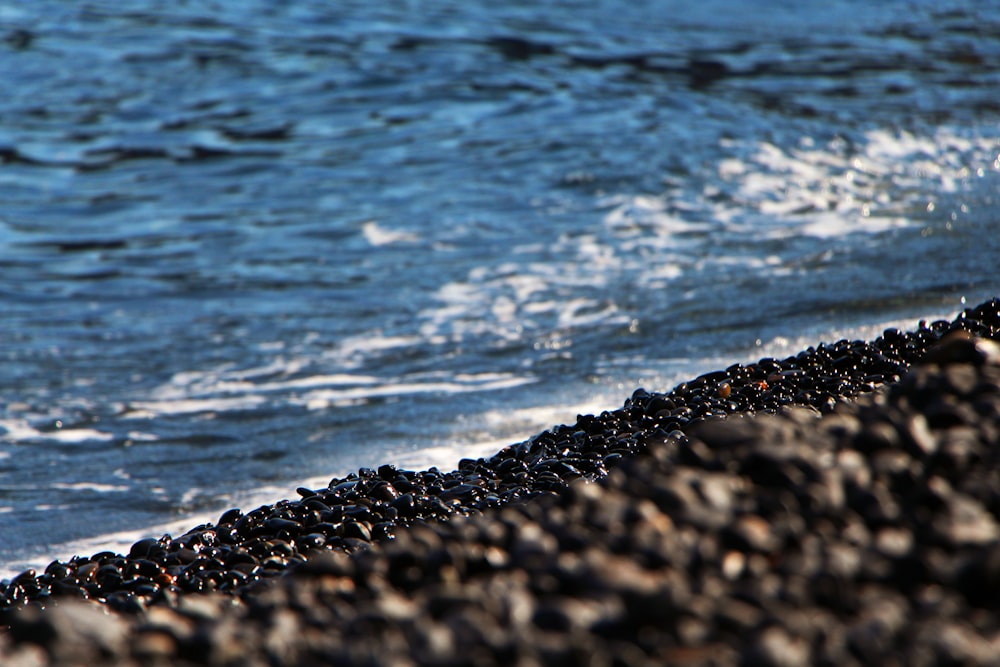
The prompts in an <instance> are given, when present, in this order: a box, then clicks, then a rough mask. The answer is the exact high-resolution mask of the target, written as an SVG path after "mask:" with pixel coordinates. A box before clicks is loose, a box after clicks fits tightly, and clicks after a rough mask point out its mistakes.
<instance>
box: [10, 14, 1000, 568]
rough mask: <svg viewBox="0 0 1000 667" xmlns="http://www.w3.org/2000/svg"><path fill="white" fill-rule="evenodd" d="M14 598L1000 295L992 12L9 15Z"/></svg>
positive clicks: (997, 68)
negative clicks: (301, 500)
mask: <svg viewBox="0 0 1000 667" xmlns="http://www.w3.org/2000/svg"><path fill="white" fill-rule="evenodd" d="M0 82H2V88H3V94H2V95H0V576H10V574H12V573H15V572H17V571H19V570H21V569H23V568H25V567H28V566H35V567H37V566H44V565H45V564H46V563H48V562H49V561H50V560H52V559H55V558H61V559H68V558H69V557H70V556H72V555H74V554H76V553H87V554H89V553H93V552H94V551H98V550H101V549H103V548H113V549H121V548H122V545H125V544H127V543H128V542H129V541H131V540H133V539H137V538H139V537H143V536H159V535H160V534H162V533H163V532H171V531H173V534H175V535H176V534H179V533H182V532H184V530H185V529H186V528H190V527H193V526H195V525H197V524H198V523H202V522H204V521H209V520H214V519H215V518H216V517H218V515H219V514H220V513H221V512H222V511H223V510H225V509H228V508H230V507H242V508H244V509H252V508H253V507H256V506H257V505H259V504H261V503H264V502H274V501H276V500H278V499H280V498H285V497H295V493H294V489H295V487H297V486H301V485H305V486H310V485H311V486H315V487H320V486H325V485H326V483H327V481H328V480H329V479H330V478H331V477H333V476H344V475H346V474H348V473H350V472H352V471H355V470H357V468H359V467H361V466H377V465H379V464H383V463H394V464H396V465H400V466H405V467H410V468H426V467H429V466H432V465H437V466H439V467H441V468H442V469H443V468H448V469H451V468H452V467H454V466H455V464H456V463H457V461H458V460H459V459H460V458H463V457H477V456H488V455H490V454H492V453H494V452H495V451H496V450H498V449H500V448H501V447H502V446H504V445H507V444H511V443H514V442H519V441H522V440H524V439H526V438H528V437H530V436H532V435H533V434H536V433H538V432H541V431H542V430H545V429H547V428H549V427H552V426H555V425H557V424H561V423H572V421H573V420H575V418H576V415H577V414H578V413H585V412H590V413H593V412H600V411H602V410H605V409H615V408H618V407H620V406H621V405H622V403H623V402H624V400H625V398H627V397H628V396H629V395H630V394H631V393H632V391H633V390H634V389H635V388H637V387H640V386H642V387H645V388H646V389H649V390H660V391H666V390H668V389H670V388H671V387H673V386H674V385H675V384H676V383H678V382H680V381H682V380H684V379H687V378H690V377H693V376H695V375H697V374H699V373H701V372H705V371H708V370H712V369H715V368H722V367H725V366H728V365H730V364H732V363H736V362H743V363H745V362H750V361H754V360H756V359H758V358H760V357H762V356H773V355H780V354H782V353H792V352H795V351H797V350H798V349H801V348H804V347H806V346H808V345H811V344H815V343H818V342H819V341H822V340H826V341H834V340H837V339H839V338H842V337H858V338H870V337H873V336H877V335H879V334H880V333H881V331H882V329H883V328H884V327H885V326H889V325H897V326H904V327H907V328H910V327H913V326H915V325H916V324H917V321H918V320H919V319H935V318H938V317H947V318H951V317H953V316H954V315H955V314H956V313H957V312H958V311H959V310H960V309H961V308H962V307H963V306H964V305H974V304H976V303H978V302H979V301H982V300H984V299H986V298H989V297H991V296H994V295H997V294H1000V270H998V268H997V267H998V259H997V258H998V257H1000V6H998V5H996V4H995V3H987V2H980V1H979V0H964V1H963V0H911V1H908V2H902V1H894V2H871V0H828V1H826V2H823V3H818V2H815V3H802V2H788V1H784V0H764V1H760V2H752V3H750V2H740V1H736V0H702V1H700V2H697V3H690V2H674V1H653V0H628V1H625V0H585V1H584V0H579V1H573V0H550V1H547V2H516V1H513V2H486V1H484V0H440V1H438V0H428V1H421V2H416V1H412V0H411V1H403V0H384V1H382V2H368V1H365V2H360V1H357V0H339V1H338V2H319V1H314V2H306V1H297V2H295V1H293V2H282V3H278V2H270V1H264V0H216V1H214V2H158V1H155V0H115V1H114V2H110V1H91V2H63V1H61V0H58V1H57V0H33V1H32V2H0Z"/></svg>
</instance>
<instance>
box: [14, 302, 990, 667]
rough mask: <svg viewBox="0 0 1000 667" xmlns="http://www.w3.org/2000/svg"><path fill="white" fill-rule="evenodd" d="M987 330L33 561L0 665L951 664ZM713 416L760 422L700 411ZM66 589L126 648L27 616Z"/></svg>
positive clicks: (892, 336) (976, 637) (822, 361)
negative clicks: (36, 566)
mask: <svg viewBox="0 0 1000 667" xmlns="http://www.w3.org/2000/svg"><path fill="white" fill-rule="evenodd" d="M998 330H1000V303H998V302H991V303H989V304H984V305H983V306H980V307H977V308H976V309H970V310H968V311H966V312H965V313H963V314H962V316H960V317H959V318H957V319H956V320H955V321H954V322H951V323H948V322H942V323H933V324H931V325H928V326H922V327H920V328H919V329H917V330H916V331H912V332H900V331H895V330H887V331H886V332H885V333H884V334H883V336H882V337H881V338H880V339H878V340H876V341H873V342H872V343H864V342H861V341H838V342H836V343H833V344H827V345H821V346H818V347H816V348H810V349H808V350H805V351H803V352H802V353H800V354H798V355H795V356H792V357H789V358H787V359H764V360H761V361H760V362H759V363H758V364H756V365H754V364H751V365H748V366H731V367H730V368H727V369H726V370H725V371H719V372H716V373H713V374H707V375H706V376H702V377H701V378H697V379H695V380H693V381H691V382H689V383H685V384H682V385H679V386H678V387H676V388H675V389H674V390H673V391H671V392H669V393H667V394H657V393H653V392H646V391H637V392H635V393H634V394H633V395H632V397H630V398H629V400H628V401H626V405H625V406H624V407H623V408H622V409H621V410H617V411H609V412H605V413H602V414H601V415H596V416H595V415H591V416H581V417H580V418H578V420H577V423H576V424H573V425H567V426H559V427H555V428H553V429H551V430H549V431H546V432H545V433H542V434H539V435H538V436H536V437H535V438H532V439H531V440H529V441H527V442H525V443H520V444H518V445H514V446H511V447H508V448H506V449H504V450H502V451H501V452H498V453H497V455H495V456H494V457H490V458H488V459H479V460H472V459H469V460H465V461H463V462H462V463H461V464H460V466H459V469H458V470H455V471H451V472H442V471H440V470H437V469H434V468H432V469H430V470H427V471H420V472H414V471H405V470H399V469H397V468H395V467H393V466H382V467H379V468H378V469H362V470H359V471H358V472H357V473H356V474H353V475H350V476H348V477H347V478H345V479H335V480H332V481H331V482H330V484H329V485H328V488H327V489H324V490H319V491H313V490H312V489H301V490H300V491H299V493H298V494H297V495H299V496H300V497H299V499H298V500H293V501H282V502H281V503H278V504H276V505H274V506H264V507H261V508H257V509H255V510H252V511H248V512H246V513H243V512H242V511H239V510H231V511H230V512H227V513H225V514H223V515H222V516H220V518H219V522H218V525H205V526H199V527H197V528H195V529H192V530H191V531H189V532H188V533H186V534H185V535H182V536H180V537H178V538H176V539H175V538H170V537H169V536H164V537H163V538H160V539H152V538H150V539H147V540H141V541H140V542H137V543H136V544H135V545H133V547H132V549H130V550H129V553H128V554H127V555H124V556H123V555H118V554H114V553H110V552H102V553H99V554H94V555H93V556H91V557H78V558H73V559H71V560H69V561H68V562H54V563H53V564H51V565H50V566H49V567H48V568H46V571H45V572H43V573H41V574H39V573H37V572H26V573H23V574H22V575H19V576H18V577H16V578H15V579H13V580H11V581H8V582H4V584H3V585H2V588H0V593H2V595H3V598H2V599H3V601H4V605H5V606H7V607H8V610H7V611H6V612H5V614H6V615H5V617H4V622H5V623H6V624H7V625H8V626H9V628H10V629H9V631H8V632H7V633H6V634H0V656H2V657H3V658H4V660H6V659H7V658H8V657H10V658H11V659H14V658H17V659H20V658H19V657H18V656H32V655H38V653H37V649H38V648H39V647H44V648H42V650H43V653H44V656H45V658H44V659H45V660H46V661H48V662H50V663H51V664H70V658H68V657H64V656H69V655H70V653H71V652H78V653H79V654H80V655H88V656H94V660H92V661H91V663H92V664H102V661H104V662H103V664H120V663H123V662H128V661H133V662H141V661H143V660H148V661H151V660H156V661H160V662H163V663H164V664H172V663H178V664H180V663H182V662H183V661H185V660H191V659H193V656H202V657H201V658H198V659H199V660H201V662H203V663H205V664H226V662H227V661H229V660H234V659H236V658H235V657H234V656H236V655H237V652H238V651H237V647H238V650H239V651H241V652H242V653H240V655H248V656H250V657H251V663H250V664H255V663H253V662H252V661H253V660H257V663H256V664H265V662H266V663H267V664H314V663H322V662H329V661H330V660H331V659H332V658H331V657H332V656H336V658H337V660H338V661H340V662H343V663H344V664H370V663H371V662H373V661H379V662H392V661H398V660H403V661H408V662H409V663H416V664H445V663H458V662H462V660H469V659H472V658H471V657H470V656H475V661H476V662H477V663H480V664H489V663H491V662H492V663H494V664H510V663H516V662H518V661H521V662H523V663H525V664H529V663H532V662H534V663H538V662H545V661H552V660H569V661H572V660H576V659H578V658H580V659H582V657H587V658H588V659H591V660H593V661H598V662H600V661H602V660H603V661H604V662H607V663H610V662H611V661H612V660H618V661H619V662H626V661H635V662H636V663H637V664H641V663H648V664H662V663H663V662H664V661H665V660H667V659H668V658H669V659H670V660H677V661H680V659H681V658H682V657H683V656H685V655H688V656H704V655H711V656H713V657H714V658H715V659H716V662H717V663H718V664H737V663H738V662H740V661H742V662H743V664H816V663H825V664H847V663H849V662H851V661H856V662H863V663H868V662H887V661H890V660H889V659H890V656H898V655H902V656H904V662H905V663H912V664H935V663H936V661H941V660H952V661H958V662H961V661H967V662H968V661H972V662H971V664H975V661H979V660H983V659H985V656H987V653H988V651H987V650H986V648H987V647H990V646H993V643H994V642H995V638H996V637H998V636H1000V620H998V618H997V614H996V613H995V612H994V611H992V610H993V608H994V607H995V605H993V606H991V602H992V601H993V599H994V598H995V595H993V594H992V592H995V591H996V588H997V583H996V582H997V580H998V576H997V571H998V570H1000V568H998V567H997V565H996V563H997V562H1000V561H998V559H997V557H996V554H995V553H994V552H995V550H996V549H995V545H996V543H997V541H998V540H1000V526H998V522H997V516H998V514H1000V480H998V478H997V476H996V470H998V469H1000V460H998V459H1000V454H998V452H997V450H996V447H995V443H996V442H997V441H998V428H997V426H996V423H995V419H996V417H997V416H1000V367H998V366H997V363H996V361H997V360H998V359H1000V355H996V354H994V347H993V343H990V342H986V341H984V340H982V339H981V338H977V337H975V336H983V335H988V336H996V335H997V333H998ZM957 331H969V332H974V333H975V336H964V335H961V334H957V333H955V332H957ZM949 332H950V333H949ZM945 334H948V336H947V337H946V338H945V339H943V340H942V336H945ZM938 341H941V342H940V343H939V344H938V347H936V348H935V347H934V346H935V344H936V343H938ZM928 350H930V352H928ZM925 355H926V356H925ZM921 357H924V362H923V363H919V364H918V363H916V362H918V361H919V360H920V359H921ZM907 369H909V371H907ZM896 376H899V377H900V379H899V381H898V382H895V383H894V384H892V385H891V386H888V387H883V388H879V389H878V390H877V391H874V392H873V391H872V390H873V388H875V387H876V386H877V385H878V383H879V382H881V381H882V379H889V381H893V378H895V377H896ZM722 383H726V384H728V385H729V387H730V394H729V396H722V395H720V392H719V386H720V385H721V384H722ZM859 394H869V395H868V396H866V397H861V398H858V395H859ZM790 398H791V399H794V400H801V401H802V402H803V405H802V406H801V407H799V408H795V409H788V408H782V407H781V406H782V405H783V404H784V402H785V401H786V400H789V399H790ZM847 398H852V401H848V400H846V399H847ZM736 410H739V411H742V412H745V413H747V414H750V413H755V412H768V411H772V412H774V413H775V414H774V415H773V416H766V417H764V416H758V417H753V418H739V417H735V416H733V417H730V418H728V419H720V416H722V415H726V414H729V413H732V412H733V411H736ZM820 413H823V416H822V417H818V416H817V415H819V414H820ZM595 480H597V483H594V481H595ZM307 492H308V493H307ZM442 519H445V520H444V521H441V520H442ZM373 544H374V546H373ZM343 552H347V553H350V554H351V555H350V556H347V555H345V553H343ZM289 571H291V574H290V576H287V577H281V578H278V575H280V574H282V573H288V572H289ZM73 591H77V592H78V594H79V595H80V596H87V597H90V598H93V599H95V600H99V601H105V602H106V603H107V605H106V606H107V607H111V608H114V609H115V610H120V611H121V613H123V614H125V615H124V616H122V617H120V619H119V620H118V621H116V622H115V623H114V624H112V625H115V626H116V627H119V628H123V630H120V632H122V633H123V635H127V636H128V637H129V639H128V641H122V640H118V639H115V638H114V637H115V636H117V635H115V634H114V633H117V632H119V630H115V631H113V632H112V634H109V635H107V636H104V637H102V636H99V635H96V634H93V633H91V634H89V635H88V634H87V632H90V631H89V630H87V631H86V632H84V634H83V635H80V634H79V633H78V634H77V635H76V636H75V637H76V638H71V637H72V633H71V632H70V631H68V630H64V629H58V628H57V626H59V624H60V623H63V621H59V620H58V617H57V616H52V614H53V612H54V610H57V609H63V608H65V609H72V611H70V612H69V613H70V614H81V615H85V616H86V615H92V614H94V613H98V612H97V611H96V610H97V609H101V607H95V606H94V603H92V602H91V603H72V602H71V601H70V600H71V599H72V598H73V597H74V594H73ZM221 591H226V592H225V593H223V592H221ZM197 593H201V594H203V595H204V597H200V596H197V595H194V594H197ZM56 600H58V602H57V601H56ZM196 600H210V601H211V602H210V609H211V610H212V611H211V613H209V614H198V613H194V612H193V611H192V608H191V607H190V605H191V604H194V602H193V601H196ZM41 605H44V606H46V607H51V609H48V608H47V609H45V610H40V609H39V607H40V606H41ZM79 605H82V606H79ZM160 609H169V610H170V612H171V613H172V614H175V616H173V617H171V616H169V615H163V616H157V614H161V613H163V612H160V611H157V610H160ZM100 613H102V614H103V613H104V612H100ZM102 618H103V616H102ZM170 618H173V621H169V622H167V619H170ZM154 619H155V622H154ZM78 621H79V622H78V623H77V624H78V626H79V628H81V629H86V628H88V627H90V626H88V623H89V621H88V620H86V619H82V618H81V619H78ZM172 623H175V624H176V631H175V630H174V629H171V627H172V626H171V624H172ZM927 628H943V629H945V630H947V633H948V634H947V637H944V636H937V635H940V633H936V632H928V631H927ZM81 631H82V630H81ZM376 636H377V637H379V641H378V642H377V644H373V643H371V642H365V641H359V639H362V640H363V639H364V638H366V637H376ZM81 637H82V638H81ZM74 642H76V643H77V644H78V646H77V648H76V649H73V650H72V651H70V653H61V652H60V651H63V650H64V646H69V645H72V644H73V643H74ZM376 647H377V649H378V651H377V653H376V652H375V649H376ZM716 649H717V650H716ZM65 650H67V651H69V649H65ZM87 651H90V653H87ZM685 651H687V653H685ZM264 656H266V658H265V657H264ZM601 656H603V657H601ZM626 658H627V660H626ZM25 659H26V658H25ZM699 659H701V658H699Z"/></svg>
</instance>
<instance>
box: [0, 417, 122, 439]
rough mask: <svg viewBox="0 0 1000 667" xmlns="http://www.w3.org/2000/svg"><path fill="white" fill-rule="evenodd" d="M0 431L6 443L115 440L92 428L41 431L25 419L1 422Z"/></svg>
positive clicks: (112, 436) (1, 437) (110, 435)
mask: <svg viewBox="0 0 1000 667" xmlns="http://www.w3.org/2000/svg"><path fill="white" fill-rule="evenodd" d="M0 429H3V430H4V432H3V434H2V435H0V440H3V441H5V442H29V441H47V442H60V443H65V444H75V443H86V442H107V441H108V440H113V439H114V437H115V436H114V434H112V433H106V432H104V431H98V430H96V429H91V428H55V429H51V430H45V431H42V430H39V429H37V428H35V427H34V426H32V425H31V423H30V422H29V421H28V420H27V419H24V418H20V417H18V418H14V419H3V420H0Z"/></svg>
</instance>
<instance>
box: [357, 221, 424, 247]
mask: <svg viewBox="0 0 1000 667" xmlns="http://www.w3.org/2000/svg"><path fill="white" fill-rule="evenodd" d="M361 233H362V234H363V235H364V237H365V240H366V241H368V243H370V244H371V245H373V246H376V247H379V246H384V245H392V244H394V243H414V242H416V241H418V240H420V237H419V236H417V235H416V234H413V233H411V232H402V231H398V230H392V229H386V228H385V227H382V226H381V225H379V224H378V222H376V221H375V220H368V221H366V222H364V223H362V224H361Z"/></svg>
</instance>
